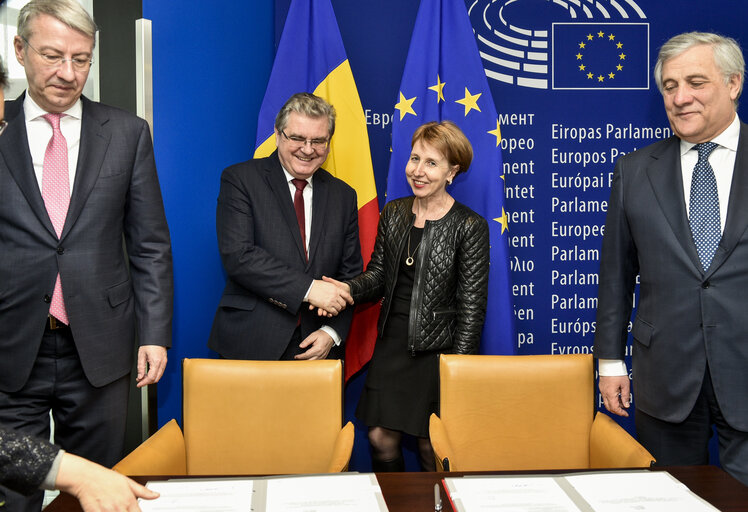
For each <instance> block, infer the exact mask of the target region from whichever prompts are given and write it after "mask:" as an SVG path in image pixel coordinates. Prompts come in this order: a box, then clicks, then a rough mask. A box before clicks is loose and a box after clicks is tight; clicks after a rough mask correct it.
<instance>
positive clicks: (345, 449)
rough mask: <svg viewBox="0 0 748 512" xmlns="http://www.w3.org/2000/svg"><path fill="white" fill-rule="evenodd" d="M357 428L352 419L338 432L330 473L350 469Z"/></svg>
mask: <svg viewBox="0 0 748 512" xmlns="http://www.w3.org/2000/svg"><path fill="white" fill-rule="evenodd" d="M354 436H355V429H354V428H353V423H351V422H350V421H349V422H348V423H346V424H345V426H344V427H343V428H342V429H341V430H340V432H338V437H337V438H336V439H335V446H334V447H333V450H332V459H331V460H330V466H329V467H328V468H327V472H328V473H340V472H342V471H347V470H348V462H349V461H350V460H351V452H352V451H353V438H354Z"/></svg>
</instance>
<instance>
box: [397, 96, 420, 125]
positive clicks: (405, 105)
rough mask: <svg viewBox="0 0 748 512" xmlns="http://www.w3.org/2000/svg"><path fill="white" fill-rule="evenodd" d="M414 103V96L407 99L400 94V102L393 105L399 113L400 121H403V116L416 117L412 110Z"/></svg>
mask: <svg viewBox="0 0 748 512" xmlns="http://www.w3.org/2000/svg"><path fill="white" fill-rule="evenodd" d="M414 101H416V96H413V97H412V98H410V99H408V98H406V97H405V96H404V95H403V93H402V92H401V93H400V101H398V102H397V104H396V105H395V108H396V109H397V110H399V111H400V121H402V120H403V117H405V114H413V115H414V116H415V115H416V111H415V110H413V102H414ZM416 117H417V116H416Z"/></svg>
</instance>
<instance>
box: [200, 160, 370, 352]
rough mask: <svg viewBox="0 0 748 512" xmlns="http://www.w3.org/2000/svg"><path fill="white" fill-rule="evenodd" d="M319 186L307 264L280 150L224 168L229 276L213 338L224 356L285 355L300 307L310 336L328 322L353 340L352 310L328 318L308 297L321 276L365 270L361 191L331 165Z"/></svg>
mask: <svg viewBox="0 0 748 512" xmlns="http://www.w3.org/2000/svg"><path fill="white" fill-rule="evenodd" d="M312 186H313V191H314V192H313V199H312V228H311V233H310V236H309V261H308V262H307V261H306V259H305V255H304V247H303V245H302V243H301V234H300V233H299V225H298V223H297V221H296V214H295V213H294V208H293V200H292V199H291V193H290V192H289V188H288V183H287V182H286V177H285V174H284V173H283V168H282V167H281V164H280V160H279V159H278V155H277V152H276V153H273V154H272V155H271V156H269V157H267V158H260V159H255V160H250V161H247V162H243V163H240V164H236V165H233V166H231V167H229V168H227V169H226V170H224V171H223V175H222V176H221V190H220V193H219V196H218V208H217V212H216V230H217V233H218V248H219V250H220V253H221V258H222V260H223V266H224V268H225V270H226V274H227V279H226V288H225V290H224V292H223V297H221V302H220V304H219V306H218V311H217V312H216V317H215V320H214V321H213V330H212V332H211V335H210V341H209V343H208V346H209V347H210V348H211V349H213V350H215V351H216V352H218V353H219V354H221V355H222V356H223V357H226V358H230V359H265V360H273V359H279V358H280V356H281V355H282V354H283V352H284V350H285V349H286V347H287V346H288V343H289V341H290V339H291V335H292V334H293V332H294V329H295V328H296V325H297V318H298V315H299V313H301V336H302V339H303V338H305V337H306V336H307V335H308V334H310V333H311V332H313V331H315V330H316V329H318V328H319V327H320V325H322V324H327V325H329V326H330V327H332V328H334V329H335V330H336V331H337V333H338V334H339V335H340V336H341V338H342V339H343V340H345V337H346V336H347V334H348V329H349V327H350V322H351V315H352V308H346V309H345V310H344V311H343V312H342V313H341V314H340V315H338V316H336V317H333V318H329V319H321V318H320V317H318V316H317V313H316V311H315V312H312V311H309V310H308V304H306V303H303V302H302V301H303V299H304V295H305V294H306V292H307V289H308V288H309V286H310V285H311V284H312V280H313V279H319V278H320V277H322V276H323V275H326V276H329V277H334V278H336V279H340V280H344V279H350V278H351V277H353V276H355V275H358V274H359V273H361V270H362V265H363V263H362V261H361V249H360V245H359V239H358V206H357V204H356V193H355V191H354V190H353V189H352V188H351V187H349V186H348V185H346V184H345V183H344V182H343V181H341V180H339V179H337V178H335V177H333V176H332V175H331V174H330V173H328V172H327V171H325V170H324V169H318V170H317V172H315V173H314V176H313V178H312ZM337 355H339V353H335V354H333V353H331V356H337Z"/></svg>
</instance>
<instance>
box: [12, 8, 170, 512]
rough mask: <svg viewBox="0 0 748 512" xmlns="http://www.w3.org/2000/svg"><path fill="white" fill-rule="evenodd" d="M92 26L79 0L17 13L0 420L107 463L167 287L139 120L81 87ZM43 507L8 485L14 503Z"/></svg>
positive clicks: (166, 249)
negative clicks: (19, 89)
mask: <svg viewBox="0 0 748 512" xmlns="http://www.w3.org/2000/svg"><path fill="white" fill-rule="evenodd" d="M95 31H96V25H95V24H94V22H93V20H92V19H91V17H90V16H89V15H88V13H87V12H86V11H85V10H84V9H83V8H82V7H81V6H80V4H79V3H78V2H77V1H76V0H32V1H31V2H29V3H28V4H26V5H25V6H24V7H23V8H22V9H21V10H20V12H19V17H18V35H17V36H16V37H15V39H14V41H13V46H14V50H15V56H16V60H17V61H18V62H19V64H20V65H21V66H22V67H23V68H24V71H25V73H26V79H27V81H28V88H27V91H26V93H25V94H23V95H21V97H19V98H17V99H16V100H14V101H8V102H6V104H5V119H6V121H7V122H8V126H7V128H6V129H5V131H4V133H3V136H2V137H0V254H1V255H2V258H0V353H2V357H0V424H3V425H4V426H7V427H11V428H14V429H16V430H19V431H22V432H24V433H27V434H30V435H32V436H36V437H39V438H48V437H49V413H50V411H51V412H52V415H53V417H54V419H55V442H56V443H57V444H59V445H60V446H61V447H62V448H63V449H65V450H66V451H69V452H72V453H74V454H76V455H80V456H83V457H85V458H88V459H91V460H93V461H95V462H97V463H100V464H102V465H104V466H111V465H113V464H114V463H115V462H117V460H119V459H120V458H121V457H122V449H123V444H124V431H125V423H126V414H127V398H128V393H129V374H130V371H131V368H132V365H133V355H134V353H135V352H136V350H137V361H138V363H137V373H138V374H137V377H136V380H137V382H138V386H144V385H148V384H153V383H155V382H157V381H158V380H159V379H160V377H161V375H162V374H163V371H164V367H165V365H166V347H168V346H169V345H170V344H171V315H172V295H173V284H172V265H171V243H170V239H169V230H168V227H167V224H166V218H165V214H164V208H163V203H162V199H161V189H160V186H159V182H158V177H157V175H156V167H155V162H154V157H153V146H152V143H151V135H150V129H149V127H148V125H147V123H146V122H145V121H143V120H142V119H139V118H138V117H136V116H135V115H133V114H130V113H127V112H124V111H121V110H119V109H116V108H112V107H108V106H105V105H102V104H100V103H95V102H92V101H90V100H88V99H87V98H85V97H82V96H81V93H82V90H83V86H84V85H85V83H86V80H87V78H88V73H89V70H90V67H91V62H92V61H91V59H92V55H93V48H94V41H95ZM136 343H137V346H136ZM0 491H2V490H1V489H0ZM40 504H41V496H40V495H39V494H37V495H35V496H34V497H32V498H31V499H30V500H24V499H23V498H21V497H19V496H18V495H17V494H11V493H8V504H7V507H8V509H9V510H11V511H16V510H39V507H40Z"/></svg>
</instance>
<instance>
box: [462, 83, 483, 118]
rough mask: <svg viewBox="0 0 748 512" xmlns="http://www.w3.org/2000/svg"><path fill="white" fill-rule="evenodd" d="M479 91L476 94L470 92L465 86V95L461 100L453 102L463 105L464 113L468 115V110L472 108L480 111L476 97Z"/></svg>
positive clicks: (479, 94) (478, 95)
mask: <svg viewBox="0 0 748 512" xmlns="http://www.w3.org/2000/svg"><path fill="white" fill-rule="evenodd" d="M481 94H483V93H481V92H479V93H478V94H470V91H468V88H467V87H465V97H464V98H462V99H461V100H456V101H455V103H459V104H460V105H465V115H466V116H467V115H468V112H470V111H471V110H472V109H475V110H477V111H478V112H480V107H479V106H478V98H480V96H481Z"/></svg>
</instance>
